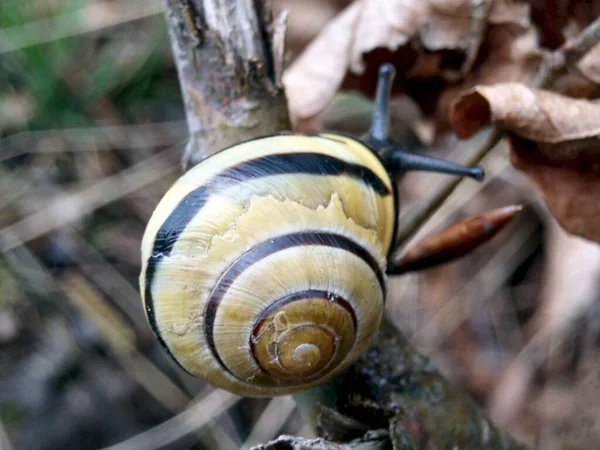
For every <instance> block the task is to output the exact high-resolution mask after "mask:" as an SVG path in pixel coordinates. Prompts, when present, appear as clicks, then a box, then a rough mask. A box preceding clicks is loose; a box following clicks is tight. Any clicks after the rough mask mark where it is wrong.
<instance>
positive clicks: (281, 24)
mask: <svg viewBox="0 0 600 450" xmlns="http://www.w3.org/2000/svg"><path fill="white" fill-rule="evenodd" d="M164 4H165V14H166V18H167V24H168V27H169V36H170V38H171V45H172V47H173V56H174V58H175V63H176V65H177V71H178V75H179V81H180V84H181V91H182V94H183V100H184V104H185V111H186V118H187V124H188V129H189V133H190V137H189V141H188V144H187V147H186V149H185V152H184V155H183V160H182V166H183V168H184V170H187V169H188V168H190V167H191V166H193V165H194V164H196V163H198V162H199V161H201V160H202V159H204V158H205V157H207V156H208V155H210V154H212V153H214V152H216V151H218V150H221V149H223V148H226V147H229V146H231V145H234V144H237V143H239V142H241V141H244V140H248V139H252V138H255V137H259V136H265V135H269V134H274V133H277V132H280V131H283V130H289V129H290V128H291V124H290V119H289V115H288V110H287V100H286V97H285V94H284V90H283V87H282V86H283V85H282V83H281V72H282V70H283V50H284V33H285V22H286V15H285V14H283V15H280V16H279V17H277V18H274V17H273V12H272V10H271V8H270V2H268V1H262V0H261V1H259V0H254V1H243V2H240V1H238V0H221V1H215V0H164Z"/></svg>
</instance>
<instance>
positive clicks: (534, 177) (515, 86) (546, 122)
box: [450, 83, 600, 241]
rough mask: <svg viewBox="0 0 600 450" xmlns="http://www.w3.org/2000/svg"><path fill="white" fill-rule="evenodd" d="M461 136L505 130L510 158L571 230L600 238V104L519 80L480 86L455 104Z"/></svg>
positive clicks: (454, 122)
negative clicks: (484, 130)
mask: <svg viewBox="0 0 600 450" xmlns="http://www.w3.org/2000/svg"><path fill="white" fill-rule="evenodd" d="M450 120H451V123H452V126H453V128H454V130H455V131H456V134H457V135H458V136H459V137H462V138H466V137H469V136H471V135H473V134H474V133H475V132H477V131H478V130H479V129H480V128H481V127H483V126H485V125H488V124H492V125H494V126H496V127H498V128H500V129H503V130H505V131H507V132H508V133H509V135H508V137H509V143H510V150H511V162H512V164H513V165H514V166H515V167H516V168H517V169H519V170H522V171H523V172H525V173H526V174H527V176H528V177H529V179H530V180H531V181H532V182H533V184H535V185H536V187H537V188H538V189H539V190H540V191H541V193H542V196H543V198H544V201H545V202H546V205H547V206H548V208H549V210H550V212H551V213H552V215H553V216H554V217H555V218H556V219H557V220H558V222H559V223H560V224H561V225H562V226H563V227H564V228H565V229H566V230H567V231H569V232H571V233H573V234H576V235H579V236H582V237H584V238H587V239H592V240H595V241H600V202H598V196H599V195H600V147H599V145H600V141H599V137H600V107H598V105H596V104H594V103H593V102H591V101H588V100H578V99H572V98H569V97H565V96H563V95H560V94H555V93H551V92H548V91H544V90H539V89H532V88H528V87H526V86H524V85H522V84H519V83H505V84H498V85H495V86H490V87H478V88H476V89H473V90H472V91H470V92H468V93H466V94H465V95H463V96H462V97H461V98H460V99H459V100H458V102H456V103H455V105H454V107H453V111H452V115H451V118H450Z"/></svg>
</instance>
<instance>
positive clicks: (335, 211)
mask: <svg viewBox="0 0 600 450" xmlns="http://www.w3.org/2000/svg"><path fill="white" fill-rule="evenodd" d="M393 194H394V186H393V183H392V181H391V180H390V178H389V176H388V174H387V172H386V171H385V169H384V167H383V166H382V164H381V163H380V161H379V160H378V159H377V157H376V156H375V155H374V154H373V153H372V152H371V151H370V150H369V149H368V148H367V147H365V146H364V145H363V144H362V143H360V142H358V141H356V140H353V139H350V138H346V137H341V136H338V135H327V134H323V135H314V136H304V135H278V136H271V137H266V138H261V139H256V140H252V141H248V142H245V143H242V144H238V145H236V146H234V147H231V148H228V149H226V150H223V151H221V152H219V153H216V154H215V155H213V156H211V157H209V158H207V159H206V160H204V161H203V162H201V163H200V164H198V165H197V166H195V167H194V168H193V169H191V170H190V171H188V172H187V173H186V174H185V175H184V176H182V177H181V178H180V179H179V180H178V181H177V182H176V183H175V184H174V185H173V187H172V188H171V189H170V190H169V191H168V192H167V193H166V195H165V196H164V198H163V199H162V200H161V202H160V203H159V205H158V206H157V208H156V210H155V211H154V214H153V215H152V218H151V220H150V222H149V224H148V226H147V229H146V232H145V234H144V238H143V241H142V265H143V267H142V272H141V274H140V289H141V292H142V298H143V302H144V306H145V310H146V313H147V316H148V320H149V322H150V325H151V326H152V329H153V330H154V332H155V334H156V336H157V337H158V339H159V340H160V342H161V343H162V344H163V346H164V347H165V348H166V349H167V351H168V352H169V354H170V355H171V356H172V357H173V358H174V359H175V360H176V361H177V362H178V363H179V365H181V367H183V368H184V369H185V370H186V371H187V372H189V373H190V374H192V375H194V376H197V377H200V378H203V379H205V380H206V381H208V382H210V383H211V384H213V385H215V386H218V387H221V388H224V389H227V390H229V391H232V392H235V393H237V394H240V395H245V396H275V395H286V394H290V393H293V392H296V391H299V390H303V389H307V388H310V387H313V386H316V385H318V384H320V383H323V382H325V381H327V380H329V379H331V378H332V377H333V376H335V375H336V374H338V373H339V372H340V371H342V370H343V369H344V368H346V367H347V366H348V365H349V364H351V363H352V362H353V361H355V360H356V359H357V358H358V356H359V355H360V354H361V353H362V352H363V351H364V349H365V348H366V346H367V345H368V343H369V341H370V339H371V338H372V336H373V335H374V333H375V332H376V331H377V329H378V326H379V323H380V321H381V317H382V311H383V302H384V298H385V282H386V279H385V264H386V256H387V253H388V251H389V248H390V245H391V242H392V239H393V233H394V226H395V220H396V213H395V206H396V205H395V197H394V195H393Z"/></svg>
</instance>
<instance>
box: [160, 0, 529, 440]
mask: <svg viewBox="0 0 600 450" xmlns="http://www.w3.org/2000/svg"><path fill="white" fill-rule="evenodd" d="M165 6H166V11H165V13H166V17H167V23H168V26H169V30H170V36H171V41H172V46H173V54H174V58H175V61H176V64H177V68H178V73H179V77H180V82H181V88H182V93H183V99H184V104H185V108H186V115H187V122H188V126H189V133H190V140H189V143H188V145H187V148H186V149H185V153H184V156H183V168H184V170H185V169H187V168H189V167H190V166H191V165H193V164H195V163H197V162H199V161H200V160H202V159H203V158H205V157H206V156H208V155H210V154H212V153H214V152H216V151H218V150H220V149H222V148H225V147H227V146H231V145H234V144H236V143H239V142H241V141H244V140H248V139H252V138H255V137H258V136H262V135H268V134H273V133H277V132H280V131H283V130H288V129H289V128H290V119H289V115H288V111H287V101H286V98H285V94H284V91H283V88H282V84H281V82H280V79H281V72H282V68H283V51H284V45H283V44H284V40H283V35H284V30H285V15H283V16H280V17H279V18H277V19H274V18H273V14H272V11H271V9H270V4H269V2H268V1H267V0H253V1H251V0H245V1H239V0H221V1H217V0H165ZM295 400H296V402H297V405H298V407H299V409H300V410H301V412H302V413H303V415H304V416H305V418H306V419H307V420H308V421H309V422H310V423H311V424H312V425H313V426H315V428H317V429H318V430H319V431H320V433H321V434H322V435H323V436H324V437H325V438H326V439H329V440H330V441H335V442H349V441H353V442H352V443H350V444H348V445H345V446H343V447H339V446H337V444H333V443H332V442H330V441H327V440H323V439H319V440H315V441H312V442H308V441H305V440H302V439H301V438H293V437H282V438H281V440H280V441H279V442H278V443H270V444H268V445H267V447H262V448H273V449H275V448H292V445H296V444H298V447H293V448H364V449H366V448H390V446H391V445H393V447H394V448H397V449H409V448H411V449H412V448H414V449H418V448H428V449H438V448H439V449H442V448H461V449H468V448H473V449H475V448H477V449H479V448H482V447H483V448H488V449H491V450H495V449H503V450H504V449H521V448H523V447H520V446H519V445H518V444H516V443H515V442H513V441H512V440H511V439H510V438H509V437H508V436H507V435H506V434H505V433H503V432H502V431H500V430H498V429H497V428H495V427H494V426H493V425H492V424H491V423H490V421H489V420H488V419H487V418H486V417H485V415H484V414H483V412H482V410H481V409H480V408H479V407H478V406H477V405H476V404H475V403H474V402H473V401H472V400H471V399H470V398H469V397H468V396H467V395H466V394H465V393H463V392H462V391H461V390H460V389H458V388H456V387H454V386H452V385H451V384H450V383H449V382H448V381H447V380H445V379H444V378H443V377H442V376H441V375H440V374H439V373H438V372H437V371H436V370H435V369H434V367H433V365H432V363H431V362H430V361H429V360H428V359H427V358H424V357H423V356H421V355H420V354H419V353H417V352H416V350H414V349H413V348H412V347H411V346H410V345H409V343H408V342H407V341H406V339H405V338H404V337H403V336H402V334H401V333H400V332H399V331H398V330H397V329H395V328H394V327H392V326H390V325H384V327H383V328H382V330H381V332H380V334H379V336H378V337H377V338H376V340H375V341H374V343H373V344H372V345H371V347H370V350H369V351H368V352H367V353H366V354H365V355H364V357H363V359H362V360H361V361H359V362H358V363H357V364H356V365H355V366H353V367H352V368H351V369H350V370H349V371H348V372H347V373H346V374H344V375H342V376H341V377H339V378H337V379H336V380H335V381H334V382H332V383H330V384H327V385H324V386H321V387H320V388H317V389H315V390H312V391H308V392H306V393H303V394H299V395H296V396H295ZM292 441H295V442H294V443H292ZM279 444H281V445H279ZM311 444H314V446H311ZM259 448H261V447H259Z"/></svg>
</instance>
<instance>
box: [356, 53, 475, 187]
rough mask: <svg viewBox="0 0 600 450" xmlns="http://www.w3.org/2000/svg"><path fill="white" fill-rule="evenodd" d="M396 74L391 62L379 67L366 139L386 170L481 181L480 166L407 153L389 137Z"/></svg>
mask: <svg viewBox="0 0 600 450" xmlns="http://www.w3.org/2000/svg"><path fill="white" fill-rule="evenodd" d="M395 75H396V69H395V68H394V66H393V65H392V64H389V63H387V64H384V65H382V66H381V67H380V68H379V79H378V81H377V92H376V94H375V105H374V109H373V121H372V123H371V129H370V130H369V133H368V135H367V138H366V143H367V145H369V146H370V147H371V148H373V149H374V150H375V151H376V152H377V153H378V154H379V155H380V156H381V158H382V159H383V161H384V163H385V165H386V167H387V169H388V170H389V171H390V172H392V173H398V172H408V171H414V170H421V171H426V172H438V173H446V174H450V175H458V176H463V177H470V178H474V179H475V180H482V179H483V178H484V176H485V172H484V170H483V168H482V167H480V166H475V167H467V166H462V165H460V164H455V163H452V162H449V161H445V160H443V159H439V158H433V157H431V156H426V155H420V154H417V153H411V152H407V151H405V150H402V148H401V147H400V145H398V144H397V143H396V142H394V141H393V140H392V139H390V136H389V131H390V98H391V94H392V83H393V81H394V77H395Z"/></svg>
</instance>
